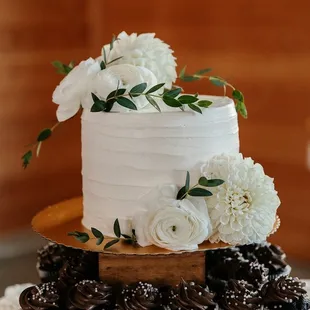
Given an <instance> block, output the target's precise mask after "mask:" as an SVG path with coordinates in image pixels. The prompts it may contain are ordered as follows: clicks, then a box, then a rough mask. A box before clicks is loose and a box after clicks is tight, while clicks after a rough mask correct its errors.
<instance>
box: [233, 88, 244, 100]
mask: <svg viewBox="0 0 310 310" xmlns="http://www.w3.org/2000/svg"><path fill="white" fill-rule="evenodd" d="M232 96H233V98H234V99H236V100H239V101H242V102H243V101H244V97H243V94H242V92H241V91H240V90H237V89H234V90H233V92H232Z"/></svg>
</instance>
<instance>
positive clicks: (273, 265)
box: [253, 244, 287, 273]
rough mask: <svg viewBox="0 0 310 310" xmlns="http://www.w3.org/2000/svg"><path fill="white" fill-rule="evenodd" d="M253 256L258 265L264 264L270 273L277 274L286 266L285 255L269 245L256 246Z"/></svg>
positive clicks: (277, 248)
mask: <svg viewBox="0 0 310 310" xmlns="http://www.w3.org/2000/svg"><path fill="white" fill-rule="evenodd" d="M253 254H254V255H255V257H256V258H257V260H258V261H259V263H261V264H264V266H265V267H266V268H268V269H269V270H270V272H272V273H274V272H279V271H281V270H283V269H284V268H285V267H286V266H287V263H286V261H285V260H284V259H285V254H284V253H283V251H282V250H281V249H280V248H279V247H276V246H272V245H269V244H265V245H257V247H256V248H255V249H254V252H253Z"/></svg>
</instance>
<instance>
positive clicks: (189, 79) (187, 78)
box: [180, 75, 200, 82]
mask: <svg viewBox="0 0 310 310" xmlns="http://www.w3.org/2000/svg"><path fill="white" fill-rule="evenodd" d="M180 79H181V80H182V81H184V82H193V81H197V80H200V77H198V76H193V75H185V76H183V77H182V78H180Z"/></svg>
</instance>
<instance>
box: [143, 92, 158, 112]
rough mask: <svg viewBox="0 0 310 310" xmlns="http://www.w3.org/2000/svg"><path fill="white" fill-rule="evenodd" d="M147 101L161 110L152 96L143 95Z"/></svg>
mask: <svg viewBox="0 0 310 310" xmlns="http://www.w3.org/2000/svg"><path fill="white" fill-rule="evenodd" d="M145 97H146V99H147V101H148V102H149V103H150V104H151V105H152V106H153V107H154V108H155V109H156V110H157V111H158V112H161V110H160V107H159V105H158V104H157V102H156V101H155V99H154V98H152V97H151V96H150V95H146V96H145Z"/></svg>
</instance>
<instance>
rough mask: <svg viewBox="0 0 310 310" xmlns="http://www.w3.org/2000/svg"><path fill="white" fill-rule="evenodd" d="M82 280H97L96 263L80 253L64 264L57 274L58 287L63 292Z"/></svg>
mask: <svg viewBox="0 0 310 310" xmlns="http://www.w3.org/2000/svg"><path fill="white" fill-rule="evenodd" d="M82 280H98V261H94V258H93V256H92V255H89V254H88V253H81V254H80V255H79V256H77V257H74V258H71V259H70V260H69V261H67V262H66V263H65V264H64V266H63V267H62V268H61V270H60V272H59V279H58V287H59V289H60V290H61V292H64V291H67V290H68V288H70V287H71V286H74V285H75V284H76V283H78V282H80V281H82Z"/></svg>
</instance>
